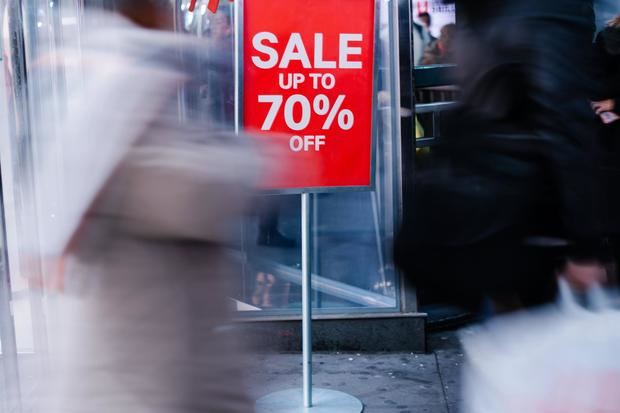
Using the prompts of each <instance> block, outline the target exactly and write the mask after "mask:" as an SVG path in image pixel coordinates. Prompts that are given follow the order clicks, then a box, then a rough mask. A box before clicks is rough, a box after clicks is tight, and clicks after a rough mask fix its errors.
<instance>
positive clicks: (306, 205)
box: [301, 192, 312, 407]
mask: <svg viewBox="0 0 620 413" xmlns="http://www.w3.org/2000/svg"><path fill="white" fill-rule="evenodd" d="M310 225H311V223H310V194H309V193H307V192H304V193H302V194H301V277H302V282H301V283H302V286H301V295H302V298H301V300H302V303H301V306H302V315H301V324H302V326H301V329H302V352H303V375H304V377H303V397H304V407H312V271H311V269H310V230H311V228H310Z"/></svg>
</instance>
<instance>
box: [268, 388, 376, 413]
mask: <svg viewBox="0 0 620 413" xmlns="http://www.w3.org/2000/svg"><path fill="white" fill-rule="evenodd" d="M363 409H364V405H363V404H362V402H361V401H359V400H358V399H356V398H355V397H353V396H351V395H349V394H346V393H343V392H339V391H335V390H326V389H316V388H315V389H313V391H312V407H304V401H303V392H302V389H291V390H283V391H279V392H275V393H271V394H268V395H267V396H265V397H263V398H261V399H259V400H258V401H257V402H256V413H297V412H300V413H361V412H362V410H363Z"/></svg>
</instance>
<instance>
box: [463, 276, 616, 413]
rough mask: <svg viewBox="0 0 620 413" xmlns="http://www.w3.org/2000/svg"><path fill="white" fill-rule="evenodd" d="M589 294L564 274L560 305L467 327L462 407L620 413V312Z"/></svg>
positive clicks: (475, 412) (500, 412)
mask: <svg viewBox="0 0 620 413" xmlns="http://www.w3.org/2000/svg"><path fill="white" fill-rule="evenodd" d="M588 299H589V300H588V301H589V303H590V305H589V307H588V308H589V309H586V308H584V307H582V306H581V305H579V304H578V303H577V300H576V297H575V296H574V294H573V293H572V292H571V291H570V288H569V287H568V284H567V283H566V282H565V281H562V280H561V281H560V299H559V302H558V303H557V304H556V305H553V306H550V307H549V308H545V309H540V310H535V311H523V312H521V313H518V314H511V315H508V316H502V317H497V318H496V319H493V320H491V321H490V322H488V323H486V324H484V325H482V326H480V327H477V328H475V329H472V330H468V331H467V332H464V333H463V334H462V341H463V346H464V350H465V354H466V356H467V363H466V367H465V369H464V373H463V374H464V377H463V379H464V387H463V412H464V413H620V311H618V310H616V309H614V308H613V307H612V305H611V303H610V301H609V300H608V299H607V296H606V293H604V292H603V291H602V289H601V288H593V289H592V290H591V291H590V292H589V293H588Z"/></svg>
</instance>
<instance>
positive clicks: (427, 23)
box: [412, 12, 436, 65]
mask: <svg viewBox="0 0 620 413" xmlns="http://www.w3.org/2000/svg"><path fill="white" fill-rule="evenodd" d="M418 21H419V23H417V22H415V21H414V22H412V29H413V36H414V37H413V38H414V44H413V47H414V64H416V65H419V64H423V63H422V60H423V57H424V51H425V50H426V48H427V47H428V46H429V45H430V44H431V43H433V42H434V41H435V40H436V39H435V37H434V36H433V35H432V34H431V22H432V20H431V15H430V14H429V13H427V12H424V13H420V14H419V15H418Z"/></svg>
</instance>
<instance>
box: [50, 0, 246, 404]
mask: <svg viewBox="0 0 620 413" xmlns="http://www.w3.org/2000/svg"><path fill="white" fill-rule="evenodd" d="M115 11H116V13H115V14H114V15H112V14H108V15H106V14H104V15H101V16H98V17H97V18H96V19H94V18H93V21H97V22H98V26H97V27H95V28H92V29H91V30H92V33H90V34H89V36H88V37H87V38H86V39H85V40H84V42H83V45H82V47H83V50H82V51H81V53H82V56H83V59H82V61H83V65H84V78H85V83H86V86H85V90H86V92H85V96H84V98H83V99H82V100H79V102H78V104H77V105H76V107H75V108H74V109H75V110H74V111H72V112H70V115H69V117H68V119H66V120H65V122H63V123H62V125H61V132H65V133H64V134H61V136H66V137H67V138H66V140H65V141H64V145H65V147H64V148H63V149H64V150H65V156H66V162H65V164H64V165H63V166H64V168H65V169H64V174H65V181H64V184H65V193H66V201H67V207H66V210H67V211H68V212H67V215H66V216H65V217H64V220H63V222H65V223H66V226H65V227H63V231H64V233H61V234H59V235H58V236H57V239H56V240H55V241H54V242H51V243H50V244H49V245H48V247H49V248H48V251H54V250H59V249H60V248H63V249H65V254H66V256H67V258H66V266H65V299H64V301H65V304H64V308H63V312H62V317H61V322H62V326H61V329H60V330H59V334H60V335H61V343H60V346H59V347H60V350H59V354H57V357H56V359H55V369H54V375H53V376H52V377H53V380H52V382H51V384H50V385H49V388H50V392H51V394H50V395H49V397H48V398H46V399H45V404H44V405H43V406H42V407H41V411H43V412H53V413H91V412H92V413H101V412H111V413H112V412H113V413H125V412H126V413H130V412H131V413H164V412H166V413H169V412H175V413H180V412H214V413H215V412H217V413H247V412H251V411H252V409H253V407H252V403H251V402H250V401H249V400H248V398H247V397H246V395H245V393H244V389H243V385H242V372H241V368H242V364H241V360H242V356H243V353H242V349H241V347H240V341H241V340H239V339H238V338H236V337H235V336H234V334H233V333H232V332H231V330H230V329H229V328H227V327H226V325H227V322H228V311H227V310H228V309H229V308H228V307H229V305H228V298H227V297H228V293H229V288H228V287H229V282H231V281H232V280H233V279H234V274H235V270H236V268H235V261H234V259H233V258H232V256H231V254H230V253H229V252H227V248H226V245H228V243H229V242H232V240H233V238H234V237H233V234H234V233H235V231H237V228H236V226H237V225H238V223H239V219H240V217H241V214H242V213H243V211H244V208H245V205H246V199H247V197H248V195H249V193H250V191H251V189H252V183H253V179H254V178H252V177H253V176H254V175H256V170H257V162H256V158H255V157H254V156H253V155H252V152H251V151H250V150H249V149H248V147H247V146H246V145H245V144H243V143H241V142H239V141H238V139H237V138H236V137H235V136H234V134H233V133H232V132H230V131H229V130H228V129H225V128H223V127H221V126H218V125H217V124H215V123H213V122H211V123H196V122H194V123H188V122H181V121H179V116H178V112H177V111H178V109H177V90H178V88H179V87H181V86H183V85H187V84H190V83H191V81H192V79H193V77H194V76H196V75H197V73H196V70H195V67H188V66H187V65H186V64H185V61H182V60H181V58H180V56H188V55H190V54H192V55H200V51H201V50H200V49H201V48H204V47H208V44H205V43H202V42H201V41H198V40H193V39H191V38H188V37H185V36H182V35H178V34H175V33H172V32H171V31H169V30H170V29H171V28H172V22H173V19H172V16H173V15H174V13H173V10H172V8H171V3H170V2H169V1H167V0H144V1H135V0H116V1H115ZM93 16H94V14H93ZM180 51H182V52H183V53H180ZM211 55H212V54H211ZM188 60H189V59H188ZM216 63H217V62H216ZM220 63H221V64H220V66H219V69H220V70H223V71H229V73H228V74H229V75H230V76H231V77H232V72H231V66H230V65H229V66H226V64H225V63H224V62H220ZM197 67H200V66H197ZM59 219H60V218H59ZM63 231H61V232H63ZM69 237H70V238H71V239H70V241H67V240H68V238H69ZM67 243H68V244H69V245H68V246H67Z"/></svg>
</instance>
